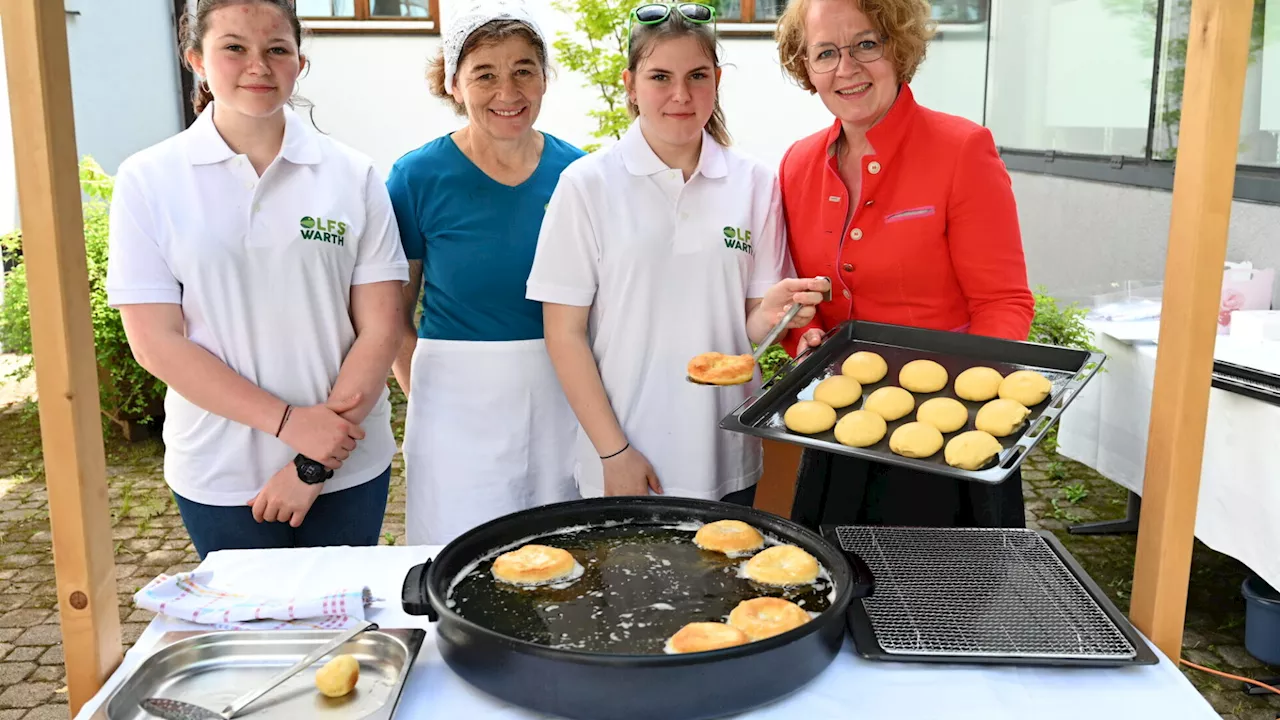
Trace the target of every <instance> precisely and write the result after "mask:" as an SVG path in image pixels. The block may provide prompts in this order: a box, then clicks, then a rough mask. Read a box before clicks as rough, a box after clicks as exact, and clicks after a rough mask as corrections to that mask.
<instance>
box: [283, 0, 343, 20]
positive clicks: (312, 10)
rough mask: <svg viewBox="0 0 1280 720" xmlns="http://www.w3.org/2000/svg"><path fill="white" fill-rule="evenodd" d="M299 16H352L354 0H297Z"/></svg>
mask: <svg viewBox="0 0 1280 720" xmlns="http://www.w3.org/2000/svg"><path fill="white" fill-rule="evenodd" d="M296 7H297V8H298V15H299V17H304V18H307V17H315V18H353V17H355V16H356V7H355V0H298V4H297V5H296Z"/></svg>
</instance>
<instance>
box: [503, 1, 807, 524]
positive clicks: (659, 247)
mask: <svg viewBox="0 0 1280 720" xmlns="http://www.w3.org/2000/svg"><path fill="white" fill-rule="evenodd" d="M713 19H714V10H713V9H712V8H711V7H709V6H705V5H697V4H693V3H681V4H679V5H668V4H658V3H655V4H651V5H643V6H640V7H638V8H636V9H635V10H634V11H632V15H631V21H632V22H631V28H630V30H629V38H630V40H629V42H630V47H629V53H628V65H627V71H626V73H625V74H624V79H625V81H626V87H627V94H628V98H629V102H628V107H629V108H630V110H631V114H632V116H633V117H634V118H636V119H635V121H634V123H633V124H632V126H631V128H630V129H629V130H628V131H627V133H626V135H625V136H624V137H623V138H622V139H621V140H620V141H619V142H618V143H617V144H616V145H614V146H612V147H611V148H609V149H608V150H606V151H604V152H601V153H597V154H594V155H590V156H587V157H585V158H583V159H581V160H579V161H578V162H576V163H574V164H572V165H570V166H569V167H568V168H566V169H565V171H564V173H563V174H562V175H561V177H560V183H559V185H558V186H557V188H556V191H555V193H554V195H553V196H552V198H551V203H550V206H549V208H548V210H547V215H546V218H545V220H544V221H543V224H542V231H541V234H540V235H539V239H538V249H537V254H536V257H535V260H534V264H533V269H532V271H531V273H530V277H529V281H528V285H527V295H528V297H529V298H530V299H532V300H540V301H542V303H543V308H544V315H545V327H546V341H547V349H548V352H549V353H550V355H551V360H552V363H553V364H554V365H555V368H556V373H557V375H558V377H559V378H560V382H561V384H562V385H563V386H564V391H565V395H566V396H567V397H568V399H569V403H570V405H571V406H572V407H573V409H574V412H575V414H576V415H577V417H578V421H579V424H580V426H581V432H580V434H579V442H578V447H577V453H576V454H577V464H576V468H575V477H576V479H577V482H578V486H579V490H580V491H581V492H582V494H583V495H584V496H588V497H590V496H599V495H642V494H645V493H647V492H654V493H664V494H667V495H677V496H683V497H697V498H704V499H712V500H720V499H724V498H725V497H726V496H730V495H733V494H734V493H739V492H740V491H744V490H748V489H750V488H752V487H753V486H754V484H755V483H756V481H757V480H758V479H759V476H760V472H761V469H762V454H761V447H760V443H759V441H758V440H756V439H754V438H750V437H748V436H745V435H741V434H737V433H731V432H727V431H723V430H720V429H719V422H720V419H721V418H723V417H724V416H725V415H727V414H728V413H729V412H731V411H732V410H733V409H734V408H735V407H737V406H738V405H739V404H741V403H742V401H743V400H745V399H746V397H747V396H748V394H749V393H750V392H751V391H752V389H753V388H755V387H758V384H757V383H758V381H753V382H752V383H750V384H748V385H743V386H733V387H707V386H702V385H694V384H692V383H689V382H687V381H686V379H685V368H686V366H687V364H688V362H689V360H690V359H691V358H693V357H694V356H696V355H699V354H702V353H705V352H711V351H715V352H722V353H726V354H743V353H750V352H751V350H752V346H751V344H752V342H755V341H758V340H760V339H762V338H763V337H764V336H765V335H766V334H767V333H768V331H769V329H770V328H771V327H772V326H773V324H774V323H776V322H777V321H778V320H780V319H781V317H782V315H783V314H784V313H785V311H786V309H787V308H788V307H790V305H791V303H793V302H799V303H802V304H804V305H806V306H812V305H815V304H817V303H818V302H820V301H821V300H822V292H824V291H825V290H826V289H827V284H826V281H825V280H818V279H812V280H808V279H784V278H787V276H788V275H789V273H790V260H789V258H788V256H787V251H786V243H785V237H784V229H783V221H782V217H781V209H780V196H779V192H778V182H777V178H776V175H775V174H774V172H773V171H772V170H770V169H769V168H767V167H766V166H764V165H762V164H760V163H758V162H755V161H753V160H751V159H748V158H747V157H745V156H743V155H740V154H738V153H737V152H736V151H734V150H732V149H730V148H729V147H728V144H729V136H728V133H727V132H726V131H725V125H724V117H723V114H722V113H721V111H720V107H719V104H718V101H717V99H716V89H717V85H718V83H719V78H720V68H719V62H718V57H717V52H716V39H715V33H714V31H713V30H712V26H711V24H710V23H711V21H712V20H713ZM813 314H814V310H813V308H812V307H805V308H804V309H803V310H802V311H801V312H800V313H799V315H798V316H797V317H796V319H795V320H794V321H793V322H792V326H793V327H801V326H803V325H805V324H807V322H808V318H811V317H813ZM757 377H758V376H757ZM748 495H749V493H748ZM739 497H741V496H739ZM732 499H734V500H737V499H739V498H737V497H735V498H732ZM743 500H746V501H749V498H743Z"/></svg>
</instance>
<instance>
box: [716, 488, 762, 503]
mask: <svg viewBox="0 0 1280 720" xmlns="http://www.w3.org/2000/svg"><path fill="white" fill-rule="evenodd" d="M720 502H727V503H733V504H734V505H746V506H747V507H751V506H752V505H755V504H756V486H755V485H752V486H751V487H749V488H745V489H743V490H738V491H736V492H731V493H729V494H728V495H725V496H724V497H722V498H720Z"/></svg>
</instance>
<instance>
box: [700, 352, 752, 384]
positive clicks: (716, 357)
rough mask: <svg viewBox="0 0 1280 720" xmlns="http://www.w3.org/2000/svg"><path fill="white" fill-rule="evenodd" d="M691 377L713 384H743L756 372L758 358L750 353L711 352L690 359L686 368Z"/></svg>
mask: <svg viewBox="0 0 1280 720" xmlns="http://www.w3.org/2000/svg"><path fill="white" fill-rule="evenodd" d="M685 372H686V373H688V375H689V377H691V378H693V379H694V380H696V381H697V382H701V383H709V384H711V385H741V384H743V383H746V382H750V381H751V378H752V377H753V376H754V375H755V373H756V359H755V358H754V357H752V356H750V355H724V354H722V353H718V352H709V353H703V354H701V355H698V356H697V357H695V358H694V359H692V360H690V361H689V366H688V367H687V368H685Z"/></svg>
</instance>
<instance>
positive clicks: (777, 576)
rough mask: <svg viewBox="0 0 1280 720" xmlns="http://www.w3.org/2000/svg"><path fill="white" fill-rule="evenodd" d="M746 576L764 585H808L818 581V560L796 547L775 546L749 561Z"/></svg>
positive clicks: (757, 554)
mask: <svg viewBox="0 0 1280 720" xmlns="http://www.w3.org/2000/svg"><path fill="white" fill-rule="evenodd" d="M746 575H747V577H748V578H750V579H751V580H755V581H756V582H758V583H761V584H762V585H777V586H780V587H787V586H790V585H808V584H809V583H811V582H813V581H814V580H817V579H818V559H817V558H815V557H814V556H812V555H810V554H809V553H807V552H805V551H804V550H802V549H801V548H798V547H796V546H795V545H774V546H773V547H771V548H767V549H765V550H761V551H760V552H758V553H756V554H755V556H754V557H752V558H751V559H750V560H748V561H747V565H746Z"/></svg>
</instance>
